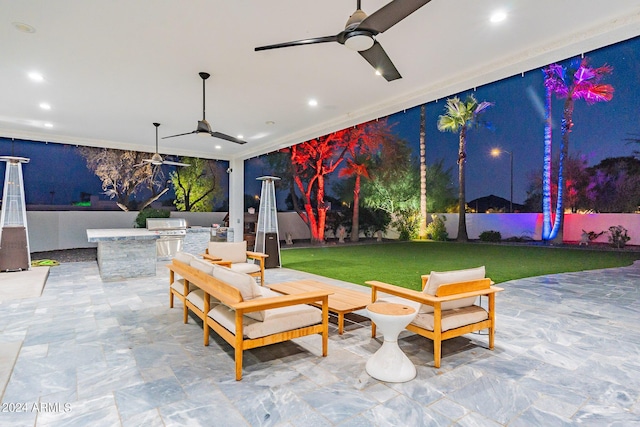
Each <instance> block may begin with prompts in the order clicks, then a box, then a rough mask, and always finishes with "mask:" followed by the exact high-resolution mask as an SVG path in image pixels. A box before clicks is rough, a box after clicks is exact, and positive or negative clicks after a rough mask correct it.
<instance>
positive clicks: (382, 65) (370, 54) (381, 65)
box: [358, 41, 402, 82]
mask: <svg viewBox="0 0 640 427" xmlns="http://www.w3.org/2000/svg"><path fill="white" fill-rule="evenodd" d="M358 53H359V54H360V55H362V57H363V58H364V59H366V61H367V62H368V63H369V64H371V66H372V67H373V68H375V69H376V71H378V72H379V73H380V74H381V75H382V77H384V78H385V79H386V80H387V81H388V82H390V81H393V80H397V79H400V78H402V76H401V75H400V73H399V72H398V70H397V69H396V66H395V65H393V62H391V59H390V58H389V57H388V56H387V52H385V51H384V49H383V48H382V45H381V44H380V43H378V42H377V41H376V42H374V43H373V46H371V47H370V48H369V49H367V50H363V51H360V52H358Z"/></svg>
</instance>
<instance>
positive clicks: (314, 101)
mask: <svg viewBox="0 0 640 427" xmlns="http://www.w3.org/2000/svg"><path fill="white" fill-rule="evenodd" d="M309 106H310V107H316V106H318V101H317V100H315V99H310V100H309Z"/></svg>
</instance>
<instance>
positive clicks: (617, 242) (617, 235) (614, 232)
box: [609, 225, 631, 249]
mask: <svg viewBox="0 0 640 427" xmlns="http://www.w3.org/2000/svg"><path fill="white" fill-rule="evenodd" d="M629 240H631V237H629V236H628V235H627V229H626V228H624V227H623V226H621V225H613V226H611V227H609V244H610V245H611V246H613V247H614V248H618V249H622V248H624V246H625V245H626V244H627V242H628V241H629Z"/></svg>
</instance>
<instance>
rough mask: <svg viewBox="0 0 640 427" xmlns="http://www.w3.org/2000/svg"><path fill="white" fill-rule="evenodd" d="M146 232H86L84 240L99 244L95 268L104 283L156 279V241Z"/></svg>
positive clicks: (155, 237) (113, 230)
mask: <svg viewBox="0 0 640 427" xmlns="http://www.w3.org/2000/svg"><path fill="white" fill-rule="evenodd" d="M158 238H160V236H159V235H158V234H156V233H154V232H152V231H148V230H147V229H146V228H111V229H106V228H105V229H89V230H87V239H88V241H89V242H91V243H98V267H99V268H100V277H101V278H102V280H103V281H105V282H107V281H115V280H122V279H126V278H131V277H148V276H155V275H156V240H157V239H158Z"/></svg>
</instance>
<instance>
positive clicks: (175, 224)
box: [147, 218, 187, 258]
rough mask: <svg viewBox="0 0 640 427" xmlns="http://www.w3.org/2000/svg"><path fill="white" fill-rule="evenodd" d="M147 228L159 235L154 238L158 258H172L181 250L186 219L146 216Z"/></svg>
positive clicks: (185, 232) (185, 229) (185, 231)
mask: <svg viewBox="0 0 640 427" xmlns="http://www.w3.org/2000/svg"><path fill="white" fill-rule="evenodd" d="M147 230H149V231H152V232H154V233H155V234H158V235H159V236H160V238H159V239H158V240H156V254H157V256H158V258H172V257H173V256H174V255H175V254H176V252H180V251H181V250H182V246H183V244H184V236H186V234H187V221H186V220H185V219H184V218H147Z"/></svg>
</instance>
